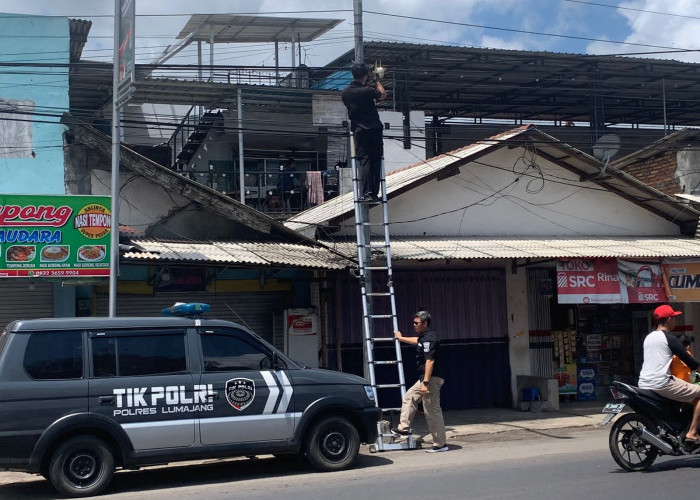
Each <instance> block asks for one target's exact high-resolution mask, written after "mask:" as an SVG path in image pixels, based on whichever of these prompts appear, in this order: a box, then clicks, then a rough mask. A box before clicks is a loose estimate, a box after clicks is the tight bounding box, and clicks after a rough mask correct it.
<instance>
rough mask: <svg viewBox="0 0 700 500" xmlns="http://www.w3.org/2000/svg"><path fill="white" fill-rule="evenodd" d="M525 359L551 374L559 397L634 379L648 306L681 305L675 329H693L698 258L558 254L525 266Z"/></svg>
mask: <svg viewBox="0 0 700 500" xmlns="http://www.w3.org/2000/svg"><path fill="white" fill-rule="evenodd" d="M528 283H529V285H528V287H529V293H528V302H529V323H530V361H531V369H532V371H533V373H534V374H537V375H540V376H544V377H548V378H555V379H556V380H557V384H558V387H559V395H560V397H561V398H562V399H564V400H566V399H577V400H594V399H598V398H601V397H602V398H605V397H607V395H608V393H609V387H610V386H611V385H612V383H613V381H616V380H619V381H623V382H628V383H631V384H635V385H636V383H637V378H638V374H639V370H640V369H641V365H642V361H643V349H642V346H643V342H644V337H645V336H646V335H647V333H649V331H650V330H651V311H652V310H653V309H654V308H655V307H656V306H657V305H658V304H660V303H672V304H673V305H674V307H675V308H677V309H680V310H682V311H683V312H684V315H683V316H682V317H681V318H682V319H681V320H679V321H678V323H677V326H676V331H677V332H678V333H684V334H686V335H687V336H688V337H690V338H692V337H693V336H694V324H695V322H696V316H697V311H696V309H697V308H696V306H695V304H694V302H696V301H698V300H700V262H698V263H696V262H694V261H672V260H668V259H653V260H649V259H645V260H644V261H641V260H639V261H637V260H625V259H615V258H599V259H559V260H557V261H556V262H555V263H554V264H553V265H549V266H547V267H537V268H531V269H528Z"/></svg>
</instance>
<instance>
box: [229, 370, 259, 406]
mask: <svg viewBox="0 0 700 500" xmlns="http://www.w3.org/2000/svg"><path fill="white" fill-rule="evenodd" d="M254 399H255V382H253V381H252V380H250V379H249V378H234V379H231V380H228V381H227V382H226V400H227V401H228V402H229V404H230V405H231V406H233V407H234V408H235V409H236V410H238V411H242V410H244V409H246V408H247V407H248V406H250V404H251V403H252V402H253V400H254Z"/></svg>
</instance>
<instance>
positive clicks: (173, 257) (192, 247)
mask: <svg viewBox="0 0 700 500" xmlns="http://www.w3.org/2000/svg"><path fill="white" fill-rule="evenodd" d="M131 244H132V245H133V246H134V247H138V248H140V249H142V250H135V249H134V250H130V251H128V252H125V253H123V254H122V258H123V259H127V260H134V261H139V260H141V261H149V262H150V261H164V262H182V263H209V264H212V265H236V266H255V267H260V266H269V267H297V268H305V269H345V268H346V267H349V266H352V265H353V263H352V262H351V261H350V260H348V259H346V258H344V257H342V256H341V255H338V254H337V253H335V252H333V251H332V250H329V249H328V248H323V247H321V246H318V247H311V246H308V245H297V244H293V243H261V242H230V241H218V242H217V241H212V242H205V241H200V242H189V241H187V242H183V241H162V240H150V239H136V238H132V239H131Z"/></svg>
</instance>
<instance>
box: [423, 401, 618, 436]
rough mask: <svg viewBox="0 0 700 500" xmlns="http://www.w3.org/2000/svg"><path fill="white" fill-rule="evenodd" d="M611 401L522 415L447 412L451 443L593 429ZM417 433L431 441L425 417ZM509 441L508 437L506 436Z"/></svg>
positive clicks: (513, 411)
mask: <svg viewBox="0 0 700 500" xmlns="http://www.w3.org/2000/svg"><path fill="white" fill-rule="evenodd" d="M606 403H607V401H585V402H583V401H582V402H573V403H561V405H560V409H559V411H540V412H534V411H520V410H518V409H515V408H487V409H478V410H456V411H445V412H443V415H444V417H445V426H446V427H447V440H448V443H449V442H450V441H466V440H467V438H469V437H470V436H475V435H479V434H500V433H506V432H511V431H542V430H551V429H569V428H575V427H589V426H590V427H593V426H596V425H600V423H601V422H602V420H603V417H604V416H603V414H602V412H601V410H602V409H603V406H605V404H606ZM413 431H414V434H415V435H416V437H417V438H423V437H426V438H427V440H428V441H430V440H431V438H430V434H429V433H428V427H427V425H426V423H425V419H424V418H423V416H422V414H418V415H416V418H415V420H414V422H413ZM504 437H505V438H507V436H504Z"/></svg>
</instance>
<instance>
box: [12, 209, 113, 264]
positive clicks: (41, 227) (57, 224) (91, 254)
mask: <svg viewBox="0 0 700 500" xmlns="http://www.w3.org/2000/svg"><path fill="white" fill-rule="evenodd" d="M110 206H111V205H110V198H109V197H108V196H48V195H0V277H1V278H44V277H46V278H64V277H71V276H109V260H110V234H111V231H112V214H111V211H110Z"/></svg>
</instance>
